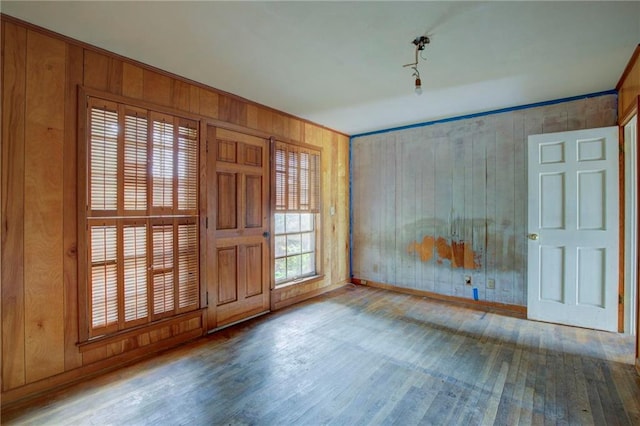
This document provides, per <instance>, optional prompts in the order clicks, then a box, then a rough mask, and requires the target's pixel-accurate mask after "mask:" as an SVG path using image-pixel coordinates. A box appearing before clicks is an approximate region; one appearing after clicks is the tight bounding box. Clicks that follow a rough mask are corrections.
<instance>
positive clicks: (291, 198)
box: [274, 142, 320, 285]
mask: <svg viewBox="0 0 640 426" xmlns="http://www.w3.org/2000/svg"><path fill="white" fill-rule="evenodd" d="M275 183H276V191H275V197H276V200H275V215H274V220H275V226H274V240H275V253H274V254H275V282H276V285H279V284H285V283H288V282H291V281H295V280H297V279H300V278H304V277H310V276H314V275H317V274H318V269H319V268H318V261H319V259H318V257H319V256H318V255H317V253H318V251H319V250H318V248H319V247H320V244H319V243H320V241H319V232H318V230H319V226H318V225H319V216H320V152H319V151H317V150H313V149H309V148H303V147H299V146H296V145H291V144H285V143H283V142H276V146H275Z"/></svg>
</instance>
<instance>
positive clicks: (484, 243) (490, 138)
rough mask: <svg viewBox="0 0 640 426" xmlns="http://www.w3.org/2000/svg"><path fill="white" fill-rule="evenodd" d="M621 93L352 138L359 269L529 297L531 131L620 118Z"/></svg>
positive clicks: (487, 294)
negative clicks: (528, 150) (528, 158)
mask: <svg viewBox="0 0 640 426" xmlns="http://www.w3.org/2000/svg"><path fill="white" fill-rule="evenodd" d="M616 102H617V98H616V95H604V96H599V97H594V98H587V99H582V100H576V101H572V102H565V103H560V104H555V105H549V106H541V107H536V108H530V109H526V110H519V111H512V112H506V113H502V114H496V115H488V116H484V117H480V118H474V119H466V120H460V121H454V122H450V123H442V124H436V125H432V126H426V127H419V128H413V129H407V130H402V131H395V132H389V133H382V134H375V135H370V136H363V137H357V138H354V140H353V142H352V143H353V148H352V149H353V159H352V161H353V163H352V164H353V188H352V190H353V200H354V204H353V215H354V223H353V238H354V240H353V241H354V242H353V244H354V247H353V275H354V277H356V278H360V279H365V280H370V281H374V282H379V283H384V284H390V285H394V286H397V287H404V288H410V289H417V290H424V291H429V292H435V293H439V294H443V295H447V296H457V297H463V298H468V299H471V298H472V297H473V289H474V288H477V289H478V293H479V299H481V300H487V301H492V302H497V303H504V304H513V305H521V306H524V305H525V304H526V287H525V282H526V281H525V278H526V241H525V236H526V215H527V204H526V202H527V181H526V157H525V152H526V143H527V136H528V135H530V134H536V133H550V132H558V131H565V130H577V129H582V128H588V127H603V126H612V125H615V124H616V111H617V104H616ZM466 277H471V280H472V285H471V286H468V285H465V278H466ZM489 280H492V283H493V282H494V283H495V289H494V288H489V287H492V285H488V284H489Z"/></svg>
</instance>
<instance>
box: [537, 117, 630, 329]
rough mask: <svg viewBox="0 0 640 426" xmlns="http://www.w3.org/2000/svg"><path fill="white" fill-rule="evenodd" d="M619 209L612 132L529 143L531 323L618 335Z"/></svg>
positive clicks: (579, 133) (605, 130)
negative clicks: (605, 331)
mask: <svg viewBox="0 0 640 426" xmlns="http://www.w3.org/2000/svg"><path fill="white" fill-rule="evenodd" d="M617 208H618V129H617V127H609V128H603V129H590V130H581V131H575V132H564V133H552V134H545V135H533V136H529V232H530V239H529V256H528V257H529V259H528V300H527V307H528V315H529V318H531V319H537V320H542V321H549V322H557V323H561V324H569V325H577V326H581V327H588V328H597V329H603V330H610V331H616V330H617V328H618V316H617V311H618V235H619V228H618V211H617Z"/></svg>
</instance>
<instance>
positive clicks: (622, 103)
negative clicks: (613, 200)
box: [616, 44, 640, 375]
mask: <svg viewBox="0 0 640 426" xmlns="http://www.w3.org/2000/svg"><path fill="white" fill-rule="evenodd" d="M616 89H617V90H618V111H619V117H618V124H619V125H620V126H624V125H625V124H627V123H628V122H629V120H630V119H631V118H632V117H633V116H634V115H636V114H638V113H639V112H640V44H639V45H638V46H637V47H636V49H635V51H634V52H633V55H631V58H630V59H629V63H628V64H627V67H626V68H625V70H624V72H623V73H622V76H621V77H620V81H619V82H618V85H617V86H616ZM639 136H640V135H639ZM636 139H637V140H639V141H640V137H639V138H636ZM622 143H624V142H622ZM623 146H624V145H623ZM638 153H639V155H640V150H638ZM638 164H640V161H639V162H638ZM639 195H640V194H639ZM639 199H640V197H639ZM638 210H639V211H640V205H638ZM624 238H636V240H637V241H640V235H626V234H625V235H624ZM622 244H624V242H622ZM637 261H638V265H640V258H638V259H637ZM639 279H640V278H639ZM636 296H637V297H638V299H637V306H636V307H637V309H638V310H637V315H636V319H637V321H638V322H637V326H636V371H637V372H638V374H639V375H640V281H638V282H636Z"/></svg>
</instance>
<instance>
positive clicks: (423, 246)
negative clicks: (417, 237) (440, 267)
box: [407, 235, 434, 262]
mask: <svg viewBox="0 0 640 426" xmlns="http://www.w3.org/2000/svg"><path fill="white" fill-rule="evenodd" d="M433 241H434V238H433V237H430V236H428V235H425V237H424V238H423V239H422V242H421V243H418V242H417V241H414V242H412V243H411V244H409V246H408V247H407V253H409V254H414V253H417V254H419V255H420V260H421V261H422V262H428V261H430V260H431V259H433Z"/></svg>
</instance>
